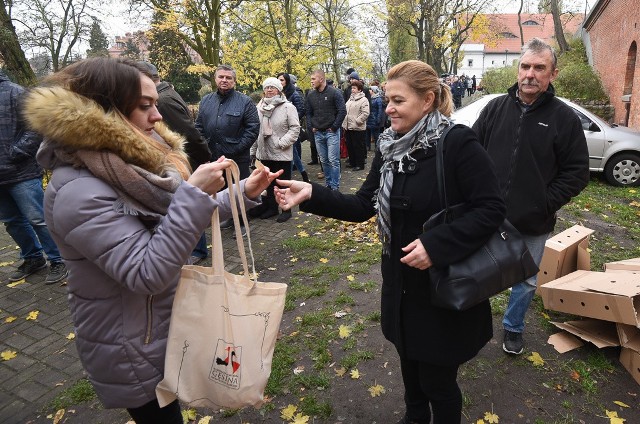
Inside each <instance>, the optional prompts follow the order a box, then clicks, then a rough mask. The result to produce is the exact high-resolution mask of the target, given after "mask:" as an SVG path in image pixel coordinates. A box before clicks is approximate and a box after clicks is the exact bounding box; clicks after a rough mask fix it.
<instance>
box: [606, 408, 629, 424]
mask: <svg viewBox="0 0 640 424" xmlns="http://www.w3.org/2000/svg"><path fill="white" fill-rule="evenodd" d="M605 414H607V418H609V424H622V423H623V422H625V421H627V420H625V419H624V418H621V417H619V416H618V413H617V412H616V411H607V410H605Z"/></svg>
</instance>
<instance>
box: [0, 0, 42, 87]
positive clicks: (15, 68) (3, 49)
mask: <svg viewBox="0 0 640 424" xmlns="http://www.w3.org/2000/svg"><path fill="white" fill-rule="evenodd" d="M0 56H2V60H3V61H4V64H5V67H6V69H7V73H9V74H11V76H13V78H14V79H15V82H17V83H18V84H20V85H24V86H30V85H35V84H36V82H37V79H36V74H35V73H34V72H33V69H31V65H29V62H28V61H27V58H26V57H25V56H24V52H23V51H22V48H21V47H20V43H19V42H18V37H17V36H16V29H15V28H14V27H13V24H12V23H11V18H10V17H9V15H8V14H7V7H6V5H5V2H4V0H0Z"/></svg>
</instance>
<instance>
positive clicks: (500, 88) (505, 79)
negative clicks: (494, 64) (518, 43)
mask: <svg viewBox="0 0 640 424" xmlns="http://www.w3.org/2000/svg"><path fill="white" fill-rule="evenodd" d="M517 79H518V68H517V66H505V67H504V68H493V69H489V70H488V71H487V72H485V73H484V75H483V76H482V89H483V91H484V92H485V94H498V93H506V92H507V89H508V88H509V87H511V86H512V85H513V84H515V82H516V81H517Z"/></svg>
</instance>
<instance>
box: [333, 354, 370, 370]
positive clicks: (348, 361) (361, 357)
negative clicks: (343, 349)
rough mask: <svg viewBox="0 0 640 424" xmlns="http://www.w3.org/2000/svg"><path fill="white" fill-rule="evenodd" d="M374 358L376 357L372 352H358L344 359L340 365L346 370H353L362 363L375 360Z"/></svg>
mask: <svg viewBox="0 0 640 424" xmlns="http://www.w3.org/2000/svg"><path fill="white" fill-rule="evenodd" d="M373 357H374V355H373V352H371V351H368V350H358V351H356V352H352V353H350V354H348V355H346V356H345V357H344V358H342V359H341V360H340V365H342V366H343V367H345V368H346V369H353V368H355V367H356V366H357V365H358V364H359V363H360V361H368V360H369V359H373Z"/></svg>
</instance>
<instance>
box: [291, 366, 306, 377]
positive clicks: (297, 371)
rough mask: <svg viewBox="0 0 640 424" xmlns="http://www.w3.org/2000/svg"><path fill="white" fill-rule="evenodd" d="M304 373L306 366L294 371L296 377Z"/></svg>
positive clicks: (296, 368) (298, 367)
mask: <svg viewBox="0 0 640 424" xmlns="http://www.w3.org/2000/svg"><path fill="white" fill-rule="evenodd" d="M303 372H304V365H298V366H297V367H295V368H294V369H293V373H294V374H295V375H300V374H302V373H303Z"/></svg>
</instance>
